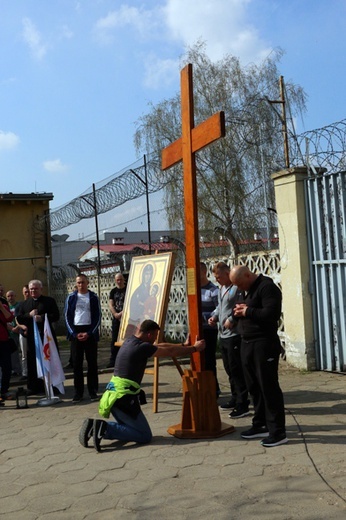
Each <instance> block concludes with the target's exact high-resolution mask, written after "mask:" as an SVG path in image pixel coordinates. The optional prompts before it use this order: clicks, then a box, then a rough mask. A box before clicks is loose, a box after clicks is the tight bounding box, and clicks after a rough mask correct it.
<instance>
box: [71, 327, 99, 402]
mask: <svg viewBox="0 0 346 520" xmlns="http://www.w3.org/2000/svg"><path fill="white" fill-rule="evenodd" d="M71 354H72V364H73V376H74V389H75V393H76V394H77V395H79V396H80V397H83V394H84V375H83V361H84V355H85V359H86V362H87V365H88V369H87V387H88V392H89V395H93V394H96V393H97V392H98V386H99V379H98V367H97V342H96V340H95V338H94V337H93V336H90V337H89V338H88V339H87V340H86V341H78V339H77V338H74V339H73V340H72V342H71Z"/></svg>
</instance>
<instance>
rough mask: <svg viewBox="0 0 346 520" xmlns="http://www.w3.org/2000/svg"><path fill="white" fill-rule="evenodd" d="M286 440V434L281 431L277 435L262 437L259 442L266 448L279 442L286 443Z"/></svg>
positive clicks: (278, 444)
mask: <svg viewBox="0 0 346 520" xmlns="http://www.w3.org/2000/svg"><path fill="white" fill-rule="evenodd" d="M287 442H288V439H287V437H286V434H285V433H283V434H282V435H279V436H277V437H273V436H272V435H270V436H269V437H268V438H267V439H263V441H261V444H262V446H265V447H266V448H272V447H273V446H280V445H281V444H286V443H287Z"/></svg>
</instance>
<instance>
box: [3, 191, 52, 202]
mask: <svg viewBox="0 0 346 520" xmlns="http://www.w3.org/2000/svg"><path fill="white" fill-rule="evenodd" d="M53 198H54V195H53V193H46V192H43V193H34V192H32V193H12V192H11V191H10V192H9V193H0V201H1V200H10V201H12V200H18V201H20V200H24V201H29V200H30V201H31V200H53Z"/></svg>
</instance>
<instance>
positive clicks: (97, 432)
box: [93, 419, 107, 451]
mask: <svg viewBox="0 0 346 520" xmlns="http://www.w3.org/2000/svg"><path fill="white" fill-rule="evenodd" d="M106 430H107V422H106V421H102V419H95V420H94V425H93V440H94V448H95V450H96V451H101V439H103V436H104V434H105V433H106Z"/></svg>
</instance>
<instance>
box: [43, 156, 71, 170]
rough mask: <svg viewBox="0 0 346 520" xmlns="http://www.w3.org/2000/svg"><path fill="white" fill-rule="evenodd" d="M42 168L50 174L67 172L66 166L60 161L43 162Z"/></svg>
mask: <svg viewBox="0 0 346 520" xmlns="http://www.w3.org/2000/svg"><path fill="white" fill-rule="evenodd" d="M43 168H44V169H45V170H47V172H50V173H62V172H65V171H67V170H68V166H67V164H63V163H62V162H61V160H60V159H53V160H50V161H44V163H43Z"/></svg>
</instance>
